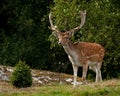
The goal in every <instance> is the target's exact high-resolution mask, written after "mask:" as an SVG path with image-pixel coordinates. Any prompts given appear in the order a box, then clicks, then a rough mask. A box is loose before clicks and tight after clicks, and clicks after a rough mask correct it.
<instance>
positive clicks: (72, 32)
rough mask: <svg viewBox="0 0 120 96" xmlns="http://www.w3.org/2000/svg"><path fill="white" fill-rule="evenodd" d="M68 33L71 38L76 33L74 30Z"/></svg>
mask: <svg viewBox="0 0 120 96" xmlns="http://www.w3.org/2000/svg"><path fill="white" fill-rule="evenodd" d="M67 34H68V36H69V38H71V37H72V36H73V35H74V31H73V30H71V31H67Z"/></svg>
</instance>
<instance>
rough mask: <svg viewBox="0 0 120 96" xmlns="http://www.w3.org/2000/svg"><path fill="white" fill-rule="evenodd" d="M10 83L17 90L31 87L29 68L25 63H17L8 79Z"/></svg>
mask: <svg viewBox="0 0 120 96" xmlns="http://www.w3.org/2000/svg"><path fill="white" fill-rule="evenodd" d="M10 82H11V84H12V85H14V86H16V87H18V88H23V87H30V86H31V85H32V74H31V70H30V67H29V66H28V65H26V64H25V62H23V61H19V62H18V64H17V65H16V66H15V69H14V72H13V73H12V75H11V77H10Z"/></svg>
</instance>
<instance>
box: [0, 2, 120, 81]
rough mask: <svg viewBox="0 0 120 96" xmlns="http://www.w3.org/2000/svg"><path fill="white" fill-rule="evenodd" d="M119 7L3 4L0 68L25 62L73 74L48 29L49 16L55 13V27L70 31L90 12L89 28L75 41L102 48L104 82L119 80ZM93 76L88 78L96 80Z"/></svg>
mask: <svg viewBox="0 0 120 96" xmlns="http://www.w3.org/2000/svg"><path fill="white" fill-rule="evenodd" d="M119 6H120V1H119V0H1V1H0V64H1V65H6V66H15V65H16V63H17V62H18V61H19V60H22V61H25V62H26V63H27V64H28V65H29V66H30V67H31V68H35V69H41V70H50V71H55V72H64V73H69V74H72V67H71V64H70V62H69V60H68V57H67V55H66V53H65V52H64V50H63V48H62V47H61V46H59V45H58V44H57V40H56V39H55V37H54V36H53V35H51V33H52V32H51V30H49V28H48V26H49V20H48V15H49V12H50V11H52V12H53V17H54V18H53V19H54V23H55V24H56V25H57V26H58V27H59V29H60V30H61V31H66V30H69V29H72V28H74V27H75V26H78V25H79V24H80V16H79V14H78V13H79V11H80V10H86V11H87V17H86V22H85V25H84V26H83V28H82V29H81V30H79V31H78V32H77V33H76V34H75V36H73V37H72V40H73V41H89V42H97V43H100V44H102V45H103V46H104V47H105V50H106V54H105V58H104V61H103V66H102V74H103V78H104V79H109V78H119V77H120V7H119ZM81 71H82V69H81V68H80V70H79V73H78V74H79V76H81ZM91 73H92V72H91V71H90V72H89V75H88V77H91V76H94V75H92V74H93V73H92V74H91Z"/></svg>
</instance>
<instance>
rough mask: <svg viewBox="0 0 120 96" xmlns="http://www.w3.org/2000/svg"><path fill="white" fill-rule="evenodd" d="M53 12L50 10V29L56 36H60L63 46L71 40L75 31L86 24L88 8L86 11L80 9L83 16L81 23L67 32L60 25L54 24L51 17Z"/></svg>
mask: <svg viewBox="0 0 120 96" xmlns="http://www.w3.org/2000/svg"><path fill="white" fill-rule="evenodd" d="M51 15H52V13H51V12H50V14H49V22H50V25H51V27H50V29H51V30H52V31H53V32H52V33H53V34H54V36H55V37H56V38H58V40H59V42H58V43H59V44H62V45H63V46H65V45H67V44H68V42H69V41H70V37H71V36H72V35H74V33H75V32H76V31H77V30H79V29H81V28H82V26H83V25H84V23H85V18H86V10H85V11H80V16H81V24H80V25H79V26H77V27H75V28H73V29H71V30H68V31H66V32H61V31H60V30H59V29H58V27H57V26H56V25H54V24H53V22H52V17H51Z"/></svg>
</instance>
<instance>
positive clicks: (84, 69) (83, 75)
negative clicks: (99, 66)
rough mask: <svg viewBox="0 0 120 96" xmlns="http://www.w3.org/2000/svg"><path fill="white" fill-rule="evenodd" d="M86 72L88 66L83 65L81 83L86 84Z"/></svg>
mask: <svg viewBox="0 0 120 96" xmlns="http://www.w3.org/2000/svg"><path fill="white" fill-rule="evenodd" d="M87 71H88V65H87V64H84V65H83V74H82V80H83V82H84V83H85V84H86V83H87V82H86V75H87Z"/></svg>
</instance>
